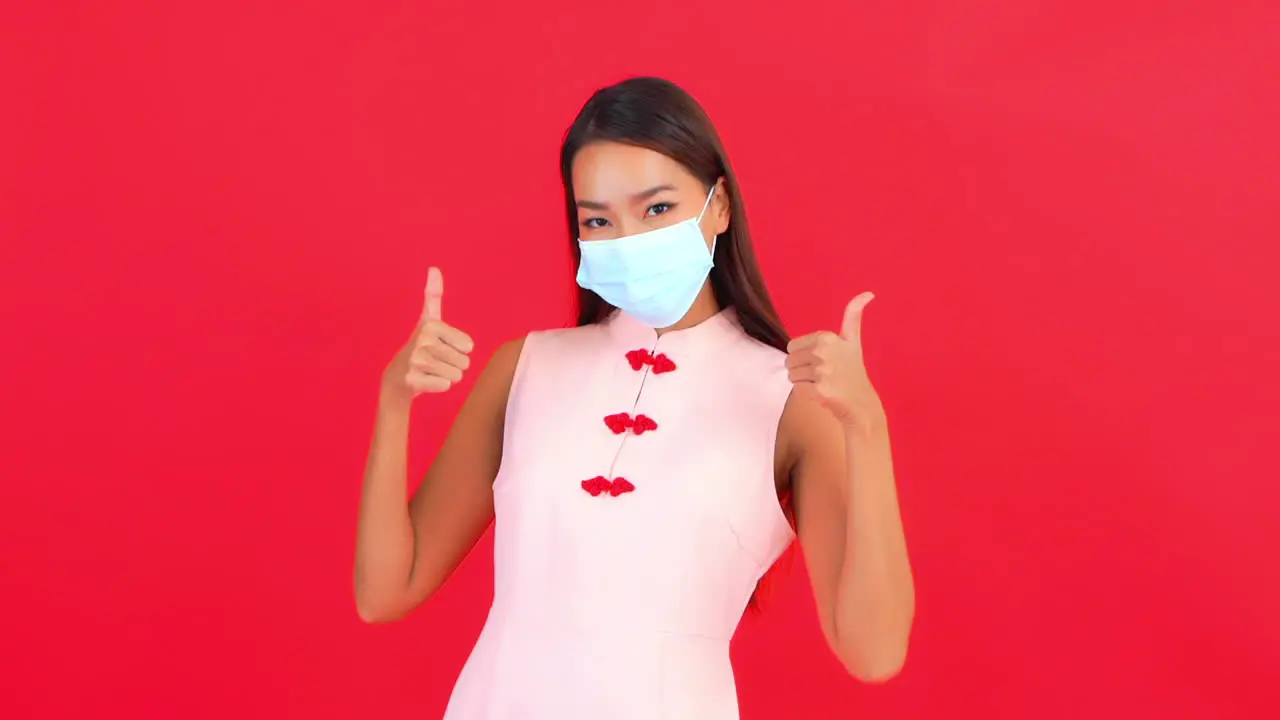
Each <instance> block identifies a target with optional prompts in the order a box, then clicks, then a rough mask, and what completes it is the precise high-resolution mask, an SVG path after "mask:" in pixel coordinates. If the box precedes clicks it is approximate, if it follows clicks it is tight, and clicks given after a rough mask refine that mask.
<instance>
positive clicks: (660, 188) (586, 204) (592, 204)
mask: <svg viewBox="0 0 1280 720" xmlns="http://www.w3.org/2000/svg"><path fill="white" fill-rule="evenodd" d="M675 189H676V188H675V186H674V185H654V186H653V187H651V188H649V189H648V190H645V191H643V192H638V193H636V194H635V195H632V196H631V202H633V203H637V202H640V201H641V200H648V199H649V198H651V197H653V196H654V195H657V194H658V193H660V192H665V191H667V190H675ZM578 207H580V208H582V209H584V210H608V209H609V203H602V202H596V201H595V200H579V201H578Z"/></svg>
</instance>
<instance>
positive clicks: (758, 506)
mask: <svg viewBox="0 0 1280 720" xmlns="http://www.w3.org/2000/svg"><path fill="white" fill-rule="evenodd" d="M561 175H562V179H563V182H564V191H565V202H566V209H567V211H568V220H569V232H570V240H571V247H572V248H573V251H574V252H573V254H574V258H575V260H576V261H577V262H578V263H579V265H578V276H577V279H578V284H579V285H580V286H581V290H580V292H579V294H578V303H579V315H578V326H577V327H575V328H572V329H561V330H551V331H545V332H535V333H531V334H529V335H528V336H527V337H526V338H524V339H521V340H516V341H514V342H511V343H508V344H506V345H504V346H502V347H500V348H499V349H498V350H497V351H496V352H495V353H494V354H493V356H492V358H490V360H489V362H488V364H487V366H486V367H485V368H484V370H483V371H482V372H481V373H480V376H479V378H478V379H477V381H476V384H475V387H474V389H473V390H472V392H471V394H470V396H469V397H468V398H467V399H466V402H465V403H464V404H463V407H462V409H461V411H460V412H459V414H458V417H457V419H456V420H455V422H454V425H453V428H452V430H451V431H450V433H449V435H448V437H447V439H446V440H445V442H444V445H443V447H441V449H440V451H439V454H438V455H437V457H436V459H435V462H434V463H433V464H432V466H431V469H430V471H429V472H428V473H427V477H426V479H425V481H424V482H423V483H422V485H421V487H420V488H419V489H418V491H417V492H416V493H415V494H414V496H413V498H412V500H410V499H409V498H408V496H407V490H406V460H405V458H406V444H407V438H408V431H409V407H410V403H411V401H412V400H413V398H414V397H416V396H418V395H421V394H426V393H437V392H444V391H446V390H448V389H449V388H450V387H452V386H453V385H454V384H455V383H457V382H458V381H460V380H461V379H462V376H463V373H464V372H465V371H467V370H468V369H469V368H470V365H471V360H470V356H471V352H472V349H473V347H474V344H473V342H472V340H471V338H469V337H468V336H467V335H466V334H465V333H464V332H462V331H461V330H458V329H456V328H454V327H451V326H450V325H448V324H446V323H445V322H444V321H443V320H442V319H441V317H442V314H441V299H442V296H443V290H444V286H443V280H442V277H441V274H440V272H439V271H438V270H436V269H434V268H433V269H432V270H431V271H430V272H429V273H428V279H427V287H426V299H425V307H424V310H423V315H422V320H421V322H420V323H419V326H418V328H417V329H416V330H415V332H414V334H413V336H412V338H411V339H410V341H409V342H408V344H407V345H406V346H405V347H404V349H402V350H401V351H400V352H399V354H397V355H396V356H395V359H394V360H392V362H391V363H390V365H389V366H388V368H387V370H386V372H385V375H384V377H383V381H382V390H381V402H380V406H379V413H378V419H377V424H376V429H375V433H374V438H373V445H372V448H371V450H370V457H369V464H368V469H367V471H366V475H365V484H364V491H363V496H362V500H361V507H360V520H359V531H358V539H357V552H356V563H355V594H356V605H357V608H358V610H359V612H360V615H361V617H362V618H364V619H365V620H366V621H369V622H380V621H387V620H393V619H396V618H399V617H402V616H404V615H405V614H406V613H408V612H409V611H410V610H412V609H413V608H415V607H416V606H418V605H419V604H421V603H422V602H423V601H425V600H426V599H427V598H428V597H430V596H431V594H432V593H433V592H435V590H436V589H437V588H439V587H440V585H441V584H442V583H443V582H444V581H445V579H446V578H447V577H448V576H449V574H450V573H451V572H453V570H454V568H456V567H457V565H458V563H459V562H461V560H462V558H463V557H464V556H465V555H466V554H467V552H468V551H469V550H470V549H471V547H472V546H473V545H474V544H475V542H476V540H477V539H478V538H479V537H480V535H481V534H482V533H483V532H484V530H485V529H486V527H487V526H488V525H489V523H490V521H491V520H493V519H494V518H495V515H496V520H497V522H496V526H495V533H496V535H495V545H494V573H495V582H494V598H493V605H492V608H491V609H490V612H489V617H488V621H487V622H486V624H485V627H484V630H483V631H482V632H481V634H480V638H479V640H478V641H477V643H476V646H475V649H474V651H473V652H472V654H471V657H470V659H469V660H468V662H467V664H466V666H465V668H464V669H463V671H462V674H461V676H460V677H459V678H458V681H457V685H456V686H455V688H454V692H453V696H452V698H451V700H450V703H449V708H448V710H447V712H446V717H447V718H462V719H465V720H475V719H487V718H519V719H520V720H543V719H551V718H555V719H556V720H563V719H565V718H589V719H595V718H610V720H619V719H621V718H636V719H637V720H640V719H643V720H655V719H658V718H697V719H698V720H718V719H720V718H736V717H737V716H738V708H737V698H736V692H735V687H734V680H733V673H732V669H731V667H730V664H729V640H730V637H731V636H732V635H733V632H734V630H735V628H736V626H737V624H738V621H739V619H740V618H741V616H742V613H743V610H744V608H745V606H746V605H747V603H748V602H749V600H750V598H751V597H752V595H753V592H754V590H755V588H756V586H757V583H758V581H759V580H760V578H761V576H762V575H763V574H764V573H765V571H766V570H768V568H769V567H770V566H771V565H772V564H773V562H774V561H775V560H776V559H777V558H778V556H779V555H780V554H781V553H782V552H783V550H784V549H785V548H786V547H787V546H788V545H789V544H790V543H791V541H792V539H793V538H795V537H796V536H797V535H798V537H799V539H800V543H801V547H802V548H803V550H804V553H805V556H806V564H807V566H808V568H809V574H810V578H811V582H812V585H813V592H814V596H815V597H816V599H817V606H818V617H819V620H820V622H821V626H822V630H823V632H824V634H825V636H826V638H827V640H828V642H829V643H830V645H831V648H832V650H834V651H835V653H836V655H837V656H838V657H839V658H840V660H841V662H842V663H843V664H844V665H845V667H847V668H848V670H849V672H850V673H852V674H853V675H854V676H856V677H858V678H860V679H863V680H866V681H871V682H875V681H883V680H885V679H887V678H889V677H891V676H893V675H895V674H896V673H897V672H898V670H899V669H900V668H901V666H902V664H903V661H904V659H905V655H906V648H907V638H908V635H909V631H910V627H911V622H912V615H913V610H914V595H913V586H912V579H911V572H910V568H909V565H908V561H907V552H906V543H905V541H904V539H903V531H902V526H901V521H900V519H899V512H898V507H897V495H896V492H895V488H894V479H893V467H892V460H891V456H890V451H889V439H888V434H887V430H886V426H885V415H884V410H883V408H882V406H881V403H880V401H879V399H878V397H877V395H876V392H875V390H874V389H873V388H872V386H871V383H870V382H869V381H868V379H867V375H866V373H865V371H864V369H863V365H862V352H861V348H860V345H859V336H858V328H859V323H860V320H861V316H862V311H863V308H864V307H866V304H867V303H868V302H869V301H870V300H871V296H870V295H869V294H864V295H860V296H858V297H857V298H855V299H854V300H853V301H852V302H851V303H850V304H849V306H848V308H847V309H846V310H845V314H844V323H843V325H842V328H841V332H840V333H839V334H835V333H831V332H820V333H816V334H813V335H809V336H806V337H802V338H798V339H796V340H792V341H790V342H788V339H787V335H786V332H785V331H784V330H783V328H782V325H781V323H780V321H779V320H778V317H777V314H776V312H775V311H774V308H773V305H772V303H771V301H770V299H769V295H768V293H767V292H766V290H765V286H764V282H763V280H762V279H761V276H760V272H759V269H758V268H757V266H756V261H755V256H754V254H753V252H752V248H751V241H750V235H749V233H748V231H747V221H746V213H745V210H744V206H743V201H742V197H741V194H740V192H739V189H738V184H737V182H736V180H735V178H734V174H733V170H732V169H731V168H730V166H729V161H728V159H727V157H726V155H725V152H724V149H723V147H722V146H721V143H720V140H719V138H718V136H717V134H716V132H715V130H714V128H713V127H712V125H711V122H710V120H709V119H708V118H707V116H706V114H705V113H704V112H703V110H702V109H701V108H700V107H699V106H698V104H697V103H696V102H695V101H694V100H693V99H692V98H691V97H689V96H688V95H687V94H686V93H684V92H683V91H682V90H680V89H679V88H677V87H676V86H674V85H672V84H671V83H668V82H665V81H661V80H656V79H650V78H641V79H633V80H628V81H626V82H623V83H620V84H618V85H615V86H612V87H609V88H606V89H603V90H600V91H599V92H597V93H596V94H595V95H594V96H593V97H592V98H591V99H590V100H589V101H588V102H587V104H586V105H585V106H584V107H583V109H582V111H581V113H580V114H579V115H578V118H577V119H576V120H575V121H574V123H573V125H572V127H570V129H569V132H568V135H567V136H566V139H565V141H564V145H563V148H562V151H561ZM784 507H787V508H788V509H789V510H792V511H793V513H788V512H784ZM789 514H793V516H794V521H795V522H794V526H793V524H792V523H791V522H789V520H788V515H789ZM793 527H794V530H793Z"/></svg>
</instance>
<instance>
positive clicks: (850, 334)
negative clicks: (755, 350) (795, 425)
mask: <svg viewBox="0 0 1280 720" xmlns="http://www.w3.org/2000/svg"><path fill="white" fill-rule="evenodd" d="M874 297H875V296H874V295H872V294H871V293H862V294H861V295H859V296H857V297H855V298H854V299H853V300H852V301H850V302H849V305H848V307H846V308H845V311H844V322H843V323H841V325H840V334H839V335H837V334H836V333H833V332H829V331H826V330H823V331H820V332H816V333H813V334H811V335H805V336H804V337H798V338H796V339H794V340H792V341H791V343H790V344H789V345H787V371H788V372H787V375H788V377H789V378H790V379H791V382H792V383H793V384H794V385H795V386H796V389H797V390H799V391H801V392H806V393H809V394H810V395H811V396H812V397H814V398H815V399H816V400H817V401H818V402H820V403H821V404H822V406H823V407H825V408H826V409H827V410H829V411H831V414H832V415H834V416H835V417H836V419H837V420H839V421H840V422H841V424H843V425H844V426H845V427H846V428H850V429H853V428H858V429H863V430H866V429H870V428H872V427H876V426H878V425H879V424H881V422H882V421H883V418H884V406H883V405H881V404H880V396H879V395H878V394H877V393H876V390H875V388H874V387H872V385H871V379H870V378H869V377H867V368H866V366H865V365H864V364H863V361H862V311H863V310H864V309H866V307H867V303H869V302H871V300H872V299H873V298H874Z"/></svg>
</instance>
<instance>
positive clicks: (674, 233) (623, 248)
mask: <svg viewBox="0 0 1280 720" xmlns="http://www.w3.org/2000/svg"><path fill="white" fill-rule="evenodd" d="M715 193H716V188H715V186H714V185H712V187H711V193H710V194H708V195H707V201H706V202H705V203H703V205H702V212H700V213H698V217H696V218H689V219H688V220H685V221H683V222H679V223H676V224H675V225H671V226H668V227H664V228H659V229H657V230H650V231H649V232H643V233H640V234H638V235H628V236H626V237H621V238H617V239H616V240H585V241H584V240H578V248H579V250H581V252H582V262H581V263H580V264H579V265H578V285H580V286H581V287H583V288H585V289H587V290H590V291H592V292H594V293H595V294H597V295H599V296H600V297H601V298H603V299H604V301H605V302H607V303H609V304H610V305H612V306H614V307H616V308H618V309H619V310H622V311H623V312H625V313H627V314H628V315H630V316H631V317H633V318H635V319H636V320H639V321H640V322H642V323H644V324H645V325H648V326H649V327H651V328H655V329H658V328H665V327H670V326H672V325H675V324H676V323H677V322H680V318H683V317H684V315H685V313H687V312H689V308H690V307H693V301H694V300H695V299H697V297H698V293H699V292H700V291H701V290H702V286H703V284H704V283H706V281H707V275H709V274H710V273H711V268H712V266H713V262H712V260H711V258H712V255H713V253H714V248H715V245H714V242H715V241H714V240H713V241H712V243H713V244H712V249H711V250H708V249H707V241H706V239H705V238H704V237H703V236H702V227H701V225H702V216H703V215H705V214H706V213H707V207H708V206H709V205H711V198H712V197H714V196H715Z"/></svg>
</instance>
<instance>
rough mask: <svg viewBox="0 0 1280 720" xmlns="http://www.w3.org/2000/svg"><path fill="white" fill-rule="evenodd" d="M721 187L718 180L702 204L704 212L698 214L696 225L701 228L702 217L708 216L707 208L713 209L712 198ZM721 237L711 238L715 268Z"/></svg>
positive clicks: (712, 185) (712, 258)
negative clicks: (717, 247)
mask: <svg viewBox="0 0 1280 720" xmlns="http://www.w3.org/2000/svg"><path fill="white" fill-rule="evenodd" d="M719 186H720V180H719V179H718V178H717V179H716V181H715V182H714V183H712V184H711V192H710V193H708V194H707V201H706V202H705V203H703V204H702V212H700V213H698V222H697V223H695V224H696V225H697V226H698V227H699V228H701V227H702V216H703V215H706V214H707V208H709V207H711V198H713V197H715V196H716V188H717V187H719ZM719 241H720V236H719V235H716V236H714V237H712V238H711V264H712V266H715V257H716V244H717V243H719Z"/></svg>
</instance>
